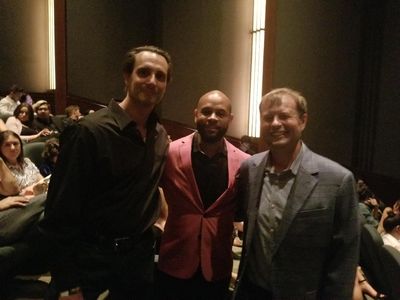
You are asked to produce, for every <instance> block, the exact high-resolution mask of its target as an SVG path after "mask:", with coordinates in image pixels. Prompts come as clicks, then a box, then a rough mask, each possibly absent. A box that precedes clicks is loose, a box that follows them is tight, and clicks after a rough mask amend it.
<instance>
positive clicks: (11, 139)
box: [0, 130, 47, 246]
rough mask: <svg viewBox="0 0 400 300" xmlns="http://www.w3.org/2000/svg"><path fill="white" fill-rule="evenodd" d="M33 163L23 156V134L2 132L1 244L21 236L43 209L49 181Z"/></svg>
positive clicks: (0, 185) (0, 163)
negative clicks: (44, 180) (20, 135)
mask: <svg viewBox="0 0 400 300" xmlns="http://www.w3.org/2000/svg"><path fill="white" fill-rule="evenodd" d="M32 165H33V163H32V162H31V161H30V160H29V159H24V157H23V148H22V143H21V140H20V138H19V136H18V135H17V134H16V133H14V132H13V131H10V130H7V131H3V132H1V133H0V194H1V196H0V246H4V245H7V244H9V243H11V242H14V241H16V240H18V239H19V238H20V237H21V235H22V234H23V233H24V232H25V231H26V230H28V229H29V226H30V225H31V224H33V223H35V222H36V221H37V220H38V219H39V216H40V214H41V213H42V212H43V209H44V201H45V199H46V195H45V194H44V192H45V191H46V189H47V184H46V183H43V182H41V179H42V176H41V175H40V174H39V171H38V170H37V168H36V167H35V166H34V165H33V166H32ZM10 167H11V169H10ZM35 168H36V171H35ZM12 170H14V172H13V171H12ZM34 195H37V196H36V197H34ZM22 208H23V209H22Z"/></svg>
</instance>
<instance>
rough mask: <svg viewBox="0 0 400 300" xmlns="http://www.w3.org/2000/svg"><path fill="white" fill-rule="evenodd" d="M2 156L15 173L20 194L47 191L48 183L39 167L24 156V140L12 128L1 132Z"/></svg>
mask: <svg viewBox="0 0 400 300" xmlns="http://www.w3.org/2000/svg"><path fill="white" fill-rule="evenodd" d="M0 147H1V148H0V156H1V158H2V159H3V160H4V162H5V163H6V165H7V167H8V168H9V169H10V171H11V173H13V174H14V176H15V178H16V180H17V185H18V188H19V191H20V192H19V194H20V195H25V196H32V195H38V194H42V193H44V192H45V191H47V183H46V182H44V181H43V176H42V175H41V174H40V172H39V169H38V168H37V167H36V166H35V164H34V163H33V162H32V161H31V160H30V159H29V158H27V157H24V152H23V145H22V140H21V138H20V137H19V135H18V134H16V133H15V132H13V131H11V130H6V131H3V132H0Z"/></svg>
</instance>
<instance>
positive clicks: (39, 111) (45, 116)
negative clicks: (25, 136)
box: [32, 100, 59, 134]
mask: <svg viewBox="0 0 400 300" xmlns="http://www.w3.org/2000/svg"><path fill="white" fill-rule="evenodd" d="M32 107H33V109H34V111H35V119H34V121H33V128H34V129H36V130H37V131H41V130H43V129H48V130H49V131H50V132H51V133H52V134H58V133H59V129H58V128H57V126H56V124H55V123H54V122H53V118H52V115H51V111H50V104H49V103H48V102H47V101H46V100H39V101H37V102H35V103H34V104H33V105H32Z"/></svg>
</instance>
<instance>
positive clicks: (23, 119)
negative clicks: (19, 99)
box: [6, 103, 51, 142]
mask: <svg viewBox="0 0 400 300" xmlns="http://www.w3.org/2000/svg"><path fill="white" fill-rule="evenodd" d="M33 119H34V113H33V109H32V106H31V105H29V104H27V103H21V104H19V105H18V106H17V108H16V109H15V110H14V116H11V117H9V118H8V119H7V122H6V126H7V129H9V130H11V131H14V132H15V133H16V134H18V135H19V136H20V137H21V140H23V141H24V142H32V141H34V140H37V139H38V138H39V137H47V136H49V135H50V134H51V131H49V129H47V128H44V129H42V130H41V131H39V132H37V131H36V130H35V129H33V128H32V123H33Z"/></svg>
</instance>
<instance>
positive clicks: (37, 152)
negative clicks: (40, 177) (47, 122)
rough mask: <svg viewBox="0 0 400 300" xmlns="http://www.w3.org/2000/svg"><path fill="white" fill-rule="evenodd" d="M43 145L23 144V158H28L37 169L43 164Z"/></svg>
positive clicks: (42, 143) (36, 143) (38, 143)
mask: <svg viewBox="0 0 400 300" xmlns="http://www.w3.org/2000/svg"><path fill="white" fill-rule="evenodd" d="M44 144H45V143H44V142H33V143H27V144H24V156H25V157H28V158H29V159H30V160H31V161H32V162H33V163H34V164H35V165H36V166H37V167H39V166H40V165H41V164H42V162H43V158H42V152H43V149H44Z"/></svg>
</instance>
